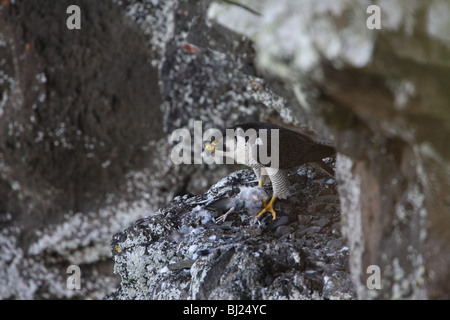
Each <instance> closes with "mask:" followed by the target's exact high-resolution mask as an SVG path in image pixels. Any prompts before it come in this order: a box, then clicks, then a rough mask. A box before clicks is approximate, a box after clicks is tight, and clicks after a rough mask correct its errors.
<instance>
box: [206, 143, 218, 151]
mask: <svg viewBox="0 0 450 320" xmlns="http://www.w3.org/2000/svg"><path fill="white" fill-rule="evenodd" d="M217 144H218V142H217V141H216V140H213V141H211V143H207V144H206V146H205V148H206V149H208V150H211V154H213V153H214V152H215V151H216V147H217Z"/></svg>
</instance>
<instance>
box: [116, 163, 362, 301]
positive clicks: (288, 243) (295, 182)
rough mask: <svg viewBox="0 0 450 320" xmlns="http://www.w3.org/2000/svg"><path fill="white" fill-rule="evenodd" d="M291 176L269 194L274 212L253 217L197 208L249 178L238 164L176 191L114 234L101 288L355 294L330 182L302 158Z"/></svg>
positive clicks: (119, 295) (133, 293)
mask: <svg viewBox="0 0 450 320" xmlns="http://www.w3.org/2000/svg"><path fill="white" fill-rule="evenodd" d="M289 178H290V182H291V192H292V196H291V197H290V198H289V199H287V200H278V201H277V202H276V205H275V210H276V211H277V214H278V218H277V220H275V221H272V217H271V215H267V216H266V217H264V218H263V219H262V220H261V221H260V220H256V219H253V217H254V214H252V215H249V214H248V210H247V209H246V208H242V210H240V211H238V212H235V213H233V214H230V215H229V216H228V217H227V220H225V222H223V223H216V222H215V218H216V217H217V216H218V215H219V213H218V212H214V211H210V210H207V209H205V207H207V206H208V203H211V202H214V201H217V200H218V199H222V198H224V197H233V196H235V195H236V194H237V193H239V190H240V188H241V187H242V186H244V185H243V184H242V183H243V182H246V181H251V180H254V179H255V176H254V174H253V172H252V170H250V169H246V170H240V171H236V172H234V173H232V174H230V175H229V176H227V177H226V178H224V179H222V180H221V181H219V182H218V183H217V184H215V185H213V186H212V187H211V188H210V189H209V190H208V191H207V192H206V193H205V194H201V195H185V196H180V197H177V198H175V199H174V200H173V201H171V202H170V203H168V204H167V205H166V206H165V207H163V208H161V209H160V210H159V211H158V212H155V213H154V214H151V215H149V216H147V217H145V218H142V219H139V220H138V221H136V223H135V224H133V225H131V226H130V227H129V228H127V229H125V230H123V231H122V232H120V233H118V234H116V235H114V237H113V240H112V252H113V257H114V260H115V272H116V273H118V274H119V275H120V276H121V279H122V282H121V286H120V288H119V289H118V290H117V291H115V292H114V293H112V294H111V295H110V296H109V298H111V299H352V298H355V291H354V289H353V285H352V282H351V276H350V273H349V269H348V257H349V248H348V247H347V246H346V245H345V244H344V242H343V239H342V235H341V233H340V231H339V230H340V219H339V216H340V214H339V202H338V196H337V193H336V182H335V181H334V180H333V179H330V178H329V176H327V175H325V174H323V173H321V172H317V171H316V170H315V169H314V168H312V167H308V166H305V167H302V168H301V169H295V170H291V171H290V173H289ZM244 187H245V186H244ZM268 192H271V191H270V187H268ZM260 206H261V204H260Z"/></svg>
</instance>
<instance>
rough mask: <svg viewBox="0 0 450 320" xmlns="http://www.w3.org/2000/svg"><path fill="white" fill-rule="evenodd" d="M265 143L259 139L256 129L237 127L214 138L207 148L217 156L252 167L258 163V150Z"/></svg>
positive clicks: (226, 130)
mask: <svg viewBox="0 0 450 320" xmlns="http://www.w3.org/2000/svg"><path fill="white" fill-rule="evenodd" d="M262 144H263V141H262V140H261V139H260V138H259V137H258V132H257V130H255V129H247V130H246V131H244V129H243V128H241V127H239V126H236V127H234V128H231V129H225V130H222V131H221V132H220V134H218V135H217V136H213V137H212V138H211V141H210V142H209V143H207V144H206V146H205V148H206V149H207V150H210V151H211V154H215V156H219V157H220V156H224V157H228V158H232V159H234V160H235V161H236V162H237V163H240V164H245V165H250V166H251V165H252V164H254V163H255V162H256V158H257V148H255V147H256V146H259V145H262Z"/></svg>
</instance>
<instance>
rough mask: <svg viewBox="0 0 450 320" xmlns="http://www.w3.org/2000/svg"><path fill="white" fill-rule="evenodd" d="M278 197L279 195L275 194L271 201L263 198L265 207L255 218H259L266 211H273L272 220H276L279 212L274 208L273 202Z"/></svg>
mask: <svg viewBox="0 0 450 320" xmlns="http://www.w3.org/2000/svg"><path fill="white" fill-rule="evenodd" d="M276 199H277V196H275V195H274V196H272V199H270V201H269V203H266V200H263V203H264V209H262V210H261V212H260V213H258V214H257V215H256V216H255V218H259V217H261V216H262V215H263V214H264V213H266V212H267V211H269V212H270V213H272V220H275V219H276V218H277V213H276V212H275V210H273V203H274V202H275V200H276Z"/></svg>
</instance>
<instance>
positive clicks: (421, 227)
mask: <svg viewBox="0 0 450 320" xmlns="http://www.w3.org/2000/svg"><path fill="white" fill-rule="evenodd" d="M69 2H70V1H58V2H55V3H50V2H48V1H43V0H42V1H33V2H26V1H4V2H2V6H1V7H0V19H1V21H2V28H1V30H0V90H1V97H0V131H1V134H0V197H1V200H0V226H1V230H0V296H1V297H2V298H49V297H56V298H77V297H78V298H88V297H90V298H101V297H103V296H105V294H109V293H111V292H114V293H113V294H112V295H111V297H116V298H171V297H178V298H224V297H228V298H242V297H244V298H355V297H357V298H448V292H450V279H449V270H450V255H449V252H450V250H449V249H450V248H449V243H450V234H449V230H450V228H449V227H450V218H449V216H448V213H449V212H450V208H449V207H450V205H449V203H450V199H449V198H448V194H449V189H450V171H449V169H448V168H449V160H450V153H449V149H448V148H447V144H446V137H447V136H449V127H448V123H450V122H449V120H450V119H449V118H450V112H449V102H450V93H449V91H448V83H449V79H450V38H449V36H448V30H449V27H450V25H449V24H450V22H449V21H450V20H449V19H448V17H449V16H450V5H449V4H448V3H447V2H446V1H445V0H434V1H428V2H419V1H408V2H405V1H400V0H399V1H381V0H380V1H375V2H374V3H373V4H375V5H377V6H378V7H377V8H379V10H380V11H379V13H380V15H379V22H380V29H370V28H368V24H367V23H368V19H371V20H370V22H376V21H375V20H373V19H376V16H372V15H373V14H374V12H376V8H375V9H374V10H375V11H369V13H368V6H369V5H370V4H371V3H368V2H366V1H357V2H355V1H345V0H342V1H336V0H330V1H328V0H324V1H320V2H319V1H287V0H286V1H284V0H283V1H270V0H267V1H245V2H244V1H242V2H237V1H236V2H235V1H233V2H231V1H213V2H210V1H188V0H178V1H134V0H131V1H118V0H114V1H111V2H104V1H102V3H92V2H91V1H83V0H80V1H78V3H77V5H79V6H80V9H81V23H82V24H81V27H82V29H81V30H68V29H67V28H66V27H65V23H66V19H67V17H68V15H67V14H66V8H67V7H68V6H69V5H71V4H73V3H69ZM372 9H373V8H372ZM194 120H201V121H202V123H203V129H204V130H206V129H208V128H212V127H219V128H220V127H224V126H227V125H230V124H234V123H237V122H244V121H253V120H263V121H267V120H270V121H272V122H275V123H278V124H283V125H285V126H290V127H292V128H296V129H302V130H304V131H310V132H311V130H313V131H314V133H315V134H316V135H317V136H319V137H320V138H326V139H333V140H334V141H335V145H336V147H337V149H338V152H339V155H338V157H337V160H336V174H337V177H336V178H337V185H336V184H335V183H334V182H333V183H331V184H327V183H326V182H327V180H326V179H325V178H324V177H322V176H320V173H315V172H314V171H311V170H312V169H309V170H310V173H309V174H307V173H306V171H304V170H306V169H305V168H306V167H305V168H303V169H301V170H300V171H295V170H294V171H292V172H290V179H291V182H292V183H293V184H292V191H293V194H294V196H293V197H291V198H290V199H289V200H288V201H286V202H280V205H281V206H282V207H285V208H286V209H284V210H283V211H285V212H286V213H288V214H287V215H286V216H289V217H290V218H289V219H288V220H285V221H284V222H283V221H282V222H283V224H282V225H278V226H270V225H266V224H263V225H262V226H251V225H250V222H249V221H248V218H246V216H245V215H244V213H239V214H236V215H234V216H231V217H230V220H229V222H230V223H231V224H229V229H227V228H225V227H224V226H223V225H220V226H217V225H215V224H213V223H212V222H211V221H203V222H202V219H201V218H202V217H203V216H202V215H205V216H207V213H206V212H205V211H204V209H201V207H197V206H194V207H193V206H192V205H190V203H191V204H192V202H198V201H200V200H202V199H203V200H206V199H209V200H212V199H214V198H215V197H217V196H218V195H219V194H220V193H223V192H226V193H227V194H229V195H230V196H232V195H234V194H235V193H236V192H238V187H239V184H240V183H241V182H242V181H244V180H246V179H247V178H251V176H250V173H249V172H247V171H243V172H242V171H241V172H239V173H235V174H233V175H231V176H229V177H228V178H227V179H225V180H223V183H221V184H218V185H215V186H214V187H211V186H212V185H213V184H214V183H216V182H217V181H218V180H219V177H225V176H227V174H228V173H230V172H232V171H235V170H237V169H238V168H237V167H232V166H213V167H211V166H206V165H200V164H199V165H175V164H174V163H173V162H172V161H171V159H170V154H171V150H172V147H173V144H171V143H170V142H169V138H170V135H171V133H172V132H173V130H174V129H177V128H187V129H188V130H190V131H191V132H193V131H194V126H193V121H194ZM302 170H303V171H302ZM316 175H318V176H316ZM238 177H240V178H238ZM315 177H316V178H315ZM317 177H319V178H317ZM241 178H242V179H241ZM244 178H245V179H244ZM315 179H316V180H317V179H318V180H317V181H316V180H315ZM314 181H316V182H317V183H316V182H314ZM336 191H338V195H337V193H336ZM297 192H299V193H297ZM193 194H198V195H197V196H194V195H193ZM175 196H178V197H176V198H175V199H173V198H174V197H175ZM337 197H338V199H337ZM172 199H173V200H172ZM338 203H339V206H338ZM305 208H307V209H306V212H305V211H304V210H305ZM208 214H212V213H208ZM339 215H340V217H339ZM240 216H242V217H243V218H242V219H243V221H241V219H240V218H238V217H240ZM142 217H145V218H143V219H141V220H139V221H137V222H136V223H134V221H136V220H137V219H139V218H142ZM203 218H204V220H208V219H207V218H206V217H203ZM198 219H200V222H198ZM283 219H287V218H283ZM339 219H340V220H339ZM272 227H273V228H272ZM238 229H239V230H238ZM190 232H192V234H191V233H190ZM195 232H197V233H195ZM341 232H342V234H341ZM114 234H116V235H115V236H114V238H113V246H112V252H113V258H114V261H115V267H114V269H115V272H116V273H118V274H119V275H120V277H121V279H119V278H118V277H117V276H115V275H113V259H111V253H110V252H111V251H110V244H109V242H110V240H111V237H112V235H114ZM177 234H178V235H177ZM195 235H198V237H196V236H195ZM346 248H348V249H349V250H347V249H346ZM158 250H159V251H158ZM158 254H159V255H158ZM72 264H75V265H79V266H80V268H81V272H82V288H81V290H68V289H67V287H66V278H67V274H66V268H67V267H68V266H69V265H72ZM373 265H375V266H378V267H379V269H380V271H381V275H380V281H381V288H380V289H369V288H368V287H367V285H366V280H367V279H368V277H369V276H370V273H369V272H368V267H369V266H373ZM222 271H223V274H220V272H222ZM246 271H248V273H245V272H246ZM224 275H227V276H224ZM350 278H351V279H352V284H350V282H349V279H350ZM155 281H156V282H157V283H155ZM239 281H240V282H239ZM236 282H237V283H239V285H238V287H236V285H233V283H236ZM119 283H120V288H119V289H117V290H115V288H117V286H118V285H119ZM177 288H178V289H177Z"/></svg>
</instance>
